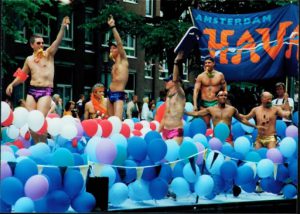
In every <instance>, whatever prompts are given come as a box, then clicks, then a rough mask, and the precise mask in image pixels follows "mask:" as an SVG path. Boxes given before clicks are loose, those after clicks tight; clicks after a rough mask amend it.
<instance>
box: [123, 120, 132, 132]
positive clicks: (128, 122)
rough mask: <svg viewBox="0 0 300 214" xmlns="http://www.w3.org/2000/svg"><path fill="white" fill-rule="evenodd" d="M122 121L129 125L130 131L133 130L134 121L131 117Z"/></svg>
mask: <svg viewBox="0 0 300 214" xmlns="http://www.w3.org/2000/svg"><path fill="white" fill-rule="evenodd" d="M123 123H126V124H127V125H128V126H129V128H130V131H132V130H134V122H133V120H132V119H125V120H124V121H123Z"/></svg>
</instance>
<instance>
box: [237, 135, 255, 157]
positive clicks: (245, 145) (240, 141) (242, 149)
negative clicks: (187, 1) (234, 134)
mask: <svg viewBox="0 0 300 214" xmlns="http://www.w3.org/2000/svg"><path fill="white" fill-rule="evenodd" d="M250 148H251V144H250V141H249V139H248V138H246V137H244V136H243V137H238V138H237V139H236V140H235V141H234V150H235V151H236V152H239V153H242V154H243V155H245V154H247V152H249V151H250Z"/></svg>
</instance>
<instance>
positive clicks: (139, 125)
mask: <svg viewBox="0 0 300 214" xmlns="http://www.w3.org/2000/svg"><path fill="white" fill-rule="evenodd" d="M142 128H144V126H143V125H142V124H141V123H135V124H134V129H136V130H141V129H142Z"/></svg>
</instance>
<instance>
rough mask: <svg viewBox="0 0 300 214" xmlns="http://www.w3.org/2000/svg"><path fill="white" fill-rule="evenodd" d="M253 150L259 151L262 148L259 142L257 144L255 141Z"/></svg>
mask: <svg viewBox="0 0 300 214" xmlns="http://www.w3.org/2000/svg"><path fill="white" fill-rule="evenodd" d="M254 144H255V149H256V150H257V149H260V148H261V147H262V144H261V143H260V142H258V141H255V143H254Z"/></svg>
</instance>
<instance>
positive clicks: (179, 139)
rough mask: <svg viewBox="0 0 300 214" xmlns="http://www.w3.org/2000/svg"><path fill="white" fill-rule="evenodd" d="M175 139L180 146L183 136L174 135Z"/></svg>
mask: <svg viewBox="0 0 300 214" xmlns="http://www.w3.org/2000/svg"><path fill="white" fill-rule="evenodd" d="M173 140H175V141H176V142H177V144H178V145H179V146H180V145H181V144H182V141H183V137H174V138H173Z"/></svg>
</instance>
